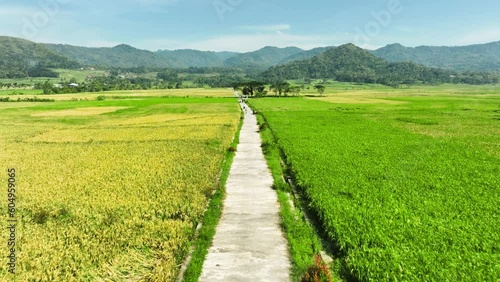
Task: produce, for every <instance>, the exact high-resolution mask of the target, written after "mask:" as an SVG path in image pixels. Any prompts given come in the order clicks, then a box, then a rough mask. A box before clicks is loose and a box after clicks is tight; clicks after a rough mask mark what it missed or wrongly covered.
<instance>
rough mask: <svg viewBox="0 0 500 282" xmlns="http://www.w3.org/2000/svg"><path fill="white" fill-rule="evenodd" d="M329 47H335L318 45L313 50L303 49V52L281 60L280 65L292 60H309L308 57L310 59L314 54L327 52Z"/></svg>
mask: <svg viewBox="0 0 500 282" xmlns="http://www.w3.org/2000/svg"><path fill="white" fill-rule="evenodd" d="M329 48H333V47H317V48H314V49H311V50H307V51H303V52H300V53H297V54H293V55H291V56H289V57H287V58H285V59H284V60H282V61H281V62H279V64H278V65H282V64H286V63H290V62H293V61H301V60H307V59H310V58H312V57H314V56H317V55H319V54H321V53H323V52H325V51H326V50H328V49H329Z"/></svg>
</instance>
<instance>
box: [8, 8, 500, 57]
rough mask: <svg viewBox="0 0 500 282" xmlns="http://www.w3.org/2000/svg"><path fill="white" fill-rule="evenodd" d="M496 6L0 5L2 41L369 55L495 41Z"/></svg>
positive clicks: (498, 32)
mask: <svg viewBox="0 0 500 282" xmlns="http://www.w3.org/2000/svg"><path fill="white" fill-rule="evenodd" d="M499 14H500V1H498V0H483V1H466V0H455V1H450V0H446V1H445V0H350V1H332V0H316V1H294V0H288V1H285V0H267V1H264V0H122V1H108V0H100V1H97V0H87V1H80V0H79V1H77V0H37V1H33V0H16V1H11V0H0V35H7V36H15V37H22V38H26V39H29V40H32V41H35V42H48V43H66V44H71V45H79V46H91V47H112V46H115V45H118V44H121V43H126V44H129V45H132V46H134V47H137V48H141V49H147V50H153V51H154V50H158V49H169V50H173V49H183V48H190V49H199V50H212V51H222V50H227V51H239V52H244V51H253V50H257V49H260V48H262V47H264V46H278V47H286V46H297V47H301V48H304V49H310V48H313V47H318V46H333V45H340V44H344V43H348V42H352V43H355V44H357V45H359V46H362V47H364V48H368V49H375V48H378V47H382V46H385V45H387V44H391V43H396V42H398V43H401V44H403V45H405V46H419V45H438V46H441V45H447V46H453V45H469V44H477V43H486V42H492V41H498V40H500V17H499V16H498V15H499Z"/></svg>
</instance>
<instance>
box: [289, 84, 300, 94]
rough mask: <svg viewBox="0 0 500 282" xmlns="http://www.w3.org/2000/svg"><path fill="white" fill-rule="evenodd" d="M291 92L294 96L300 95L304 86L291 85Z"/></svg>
mask: <svg viewBox="0 0 500 282" xmlns="http://www.w3.org/2000/svg"><path fill="white" fill-rule="evenodd" d="M289 90H290V93H292V95H293V96H299V94H300V91H301V90H302V87H300V86H291V87H290V88H289Z"/></svg>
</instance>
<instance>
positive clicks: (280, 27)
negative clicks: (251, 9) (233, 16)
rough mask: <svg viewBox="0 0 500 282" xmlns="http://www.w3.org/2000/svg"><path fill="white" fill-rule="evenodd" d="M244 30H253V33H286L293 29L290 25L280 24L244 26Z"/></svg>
mask: <svg viewBox="0 0 500 282" xmlns="http://www.w3.org/2000/svg"><path fill="white" fill-rule="evenodd" d="M241 28H242V29H246V30H251V31H260V32H267V31H276V32H280V31H286V30H290V29H291V28H292V27H291V26H290V25H289V24H278V25H255V26H242V27H241Z"/></svg>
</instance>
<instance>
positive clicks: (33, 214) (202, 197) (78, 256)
mask: <svg viewBox="0 0 500 282" xmlns="http://www.w3.org/2000/svg"><path fill="white" fill-rule="evenodd" d="M219 91H220V90H219ZM194 92H196V93H190V92H188V91H186V90H184V92H182V93H180V92H179V93H177V92H175V93H174V94H171V92H169V93H165V92H155V91H152V93H146V92H144V93H142V92H141V93H132V92H127V93H121V95H124V96H139V97H141V99H140V100H137V99H127V98H124V99H118V100H111V99H109V100H104V101H97V100H95V99H93V100H89V101H85V100H83V101H82V100H80V96H77V95H73V96H71V95H61V96H64V98H63V99H57V100H58V101H56V102H49V103H0V124H1V125H2V126H1V127H0V135H1V138H0V163H1V167H2V168H3V169H2V170H3V171H6V170H7V168H11V167H12V168H15V169H16V171H17V181H18V182H17V185H18V188H17V194H16V209H17V212H16V215H17V219H18V222H17V238H16V240H17V242H16V246H17V248H16V254H17V268H16V276H15V279H16V280H17V281H136V280H146V281H171V280H173V279H175V277H176V275H177V272H178V269H179V265H180V264H181V263H182V260H183V259H184V257H185V255H186V252H187V250H188V248H189V246H190V242H191V240H192V239H193V234H194V231H195V228H196V226H197V224H198V223H199V222H200V220H201V218H202V216H203V213H204V210H205V207H206V205H207V203H208V201H209V200H210V197H211V194H212V191H213V190H214V188H215V187H216V184H217V181H218V176H219V173H220V170H221V166H222V162H223V159H224V154H225V152H226V151H227V149H228V147H229V145H230V144H231V142H232V139H233V137H234V135H235V133H236V130H237V125H238V123H239V119H240V110H239V107H238V104H237V102H236V100H235V99H224V98H216V97H211V98H179V97H177V98H176V97H170V98H160V96H190V97H195V96H198V97H204V96H211V95H212V94H214V96H220V97H223V96H225V94H224V93H222V92H221V94H220V95H218V94H216V93H219V92H217V91H213V92H212V91H207V92H205V93H204V94H201V93H202V92H203V91H199V90H198V91H194ZM229 93H230V94H231V92H229ZM84 95H86V94H84ZM99 95H102V94H99ZM105 95H111V96H113V95H120V94H119V93H112V94H105ZM90 96H92V95H90ZM90 96H89V98H92V97H90ZM75 97H78V98H77V99H78V101H59V100H74V99H73V98H75ZM7 177H8V176H7V173H2V175H1V183H5V185H7V184H6V183H7ZM5 188H7V187H5ZM3 203H4V204H2V205H0V213H1V216H0V220H1V221H2V222H7V216H8V214H7V196H5V200H4V201H3ZM7 232H8V231H6V230H4V232H3V233H2V234H4V235H3V236H4V238H7V236H8V234H7ZM4 249H5V248H4ZM13 277H14V276H12V275H11V274H10V273H8V265H7V264H5V263H2V264H0V280H2V281H8V280H11V279H13Z"/></svg>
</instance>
